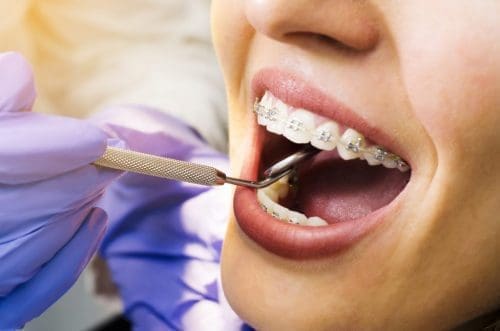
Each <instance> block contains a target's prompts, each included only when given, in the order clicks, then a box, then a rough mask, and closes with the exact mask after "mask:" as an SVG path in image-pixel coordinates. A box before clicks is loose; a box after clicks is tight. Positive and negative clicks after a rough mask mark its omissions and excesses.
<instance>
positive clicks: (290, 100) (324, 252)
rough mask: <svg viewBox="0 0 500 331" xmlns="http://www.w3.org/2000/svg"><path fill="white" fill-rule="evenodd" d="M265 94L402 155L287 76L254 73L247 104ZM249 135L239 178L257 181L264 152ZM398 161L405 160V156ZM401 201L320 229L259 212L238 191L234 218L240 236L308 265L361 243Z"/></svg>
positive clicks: (251, 198)
mask: <svg viewBox="0 0 500 331" xmlns="http://www.w3.org/2000/svg"><path fill="white" fill-rule="evenodd" d="M266 90H269V91H270V92H271V93H272V94H273V95H275V96H276V97H277V98H279V99H281V100H283V101H284V102H286V103H287V104H289V105H291V106H294V107H301V108H305V109H308V110H310V111H313V112H315V113H318V114H320V115H322V116H324V117H328V118H332V119H334V120H335V121H337V122H339V123H341V124H343V125H346V126H349V127H352V128H354V129H356V130H358V131H359V132H361V133H363V134H364V135H365V136H366V137H369V138H370V139H371V140H373V141H375V142H377V143H379V144H382V145H383V146H386V147H387V148H389V149H391V150H392V151H394V152H396V153H398V154H399V153H403V151H399V149H398V146H396V145H394V144H393V142H392V141H391V139H390V138H389V137H387V136H386V135H385V134H384V133H383V132H381V131H380V130H377V129H376V128H374V127H372V126H370V125H368V124H367V123H366V121H364V120H363V119H362V118H361V117H359V116H358V115H357V114H355V113H354V112H352V111H351V110H349V109H348V108H347V107H345V106H343V105H341V104H340V103H339V102H337V101H335V100H333V99H332V98H331V97H328V96H326V95H325V94H323V93H322V92H321V91H319V90H318V89H316V88H314V87H311V86H310V85H308V84H307V83H306V82H305V81H304V80H301V79H300V78H298V77H296V76H294V75H292V74H289V73H285V72H283V71H280V70H276V69H264V70H262V71H260V72H258V73H257V74H256V75H255V77H254V79H253V81H252V99H251V100H253V99H255V98H256V97H260V96H262V95H263V93H264V92H265V91H266ZM249 104H252V103H251V102H250V103H249ZM253 131H254V132H256V136H255V137H254V138H255V141H254V146H253V150H251V151H249V152H250V153H249V160H247V162H246V164H247V166H246V167H244V169H242V173H241V176H242V177H243V178H251V179H256V178H257V176H258V171H259V164H260V155H261V151H262V148H263V146H262V145H263V143H262V137H261V136H260V134H257V132H259V130H257V123H256V122H254V127H253ZM399 155H402V156H403V157H404V154H399ZM401 196H402V194H401V193H400V194H399V195H398V197H396V199H395V200H393V201H392V202H391V203H389V204H388V205H386V206H384V207H383V208H381V209H378V210H377V211H375V212H373V213H371V214H369V215H366V216H365V217H362V218H359V219H356V220H352V221H346V222H339V223H335V224H331V225H328V226H323V227H305V226H298V225H292V224H288V223H284V222H282V221H279V220H277V219H275V218H274V217H272V216H270V215H269V214H267V213H266V212H264V211H263V210H262V208H261V207H260V205H259V203H258V201H257V194H256V191H255V190H253V189H249V188H244V187H238V188H237V189H236V192H235V196H234V214H235V216H236V220H237V222H238V224H239V226H240V228H241V229H242V230H243V232H244V233H245V234H246V235H247V236H248V237H250V238H251V239H252V240H253V241H255V242H256V243H257V244H259V245H260V246H262V247H263V248H265V249H266V250H268V251H270V252H271V253H274V254H277V255H279V256H282V257H285V258H291V259H312V258H320V257H324V256H330V255H333V254H335V253H338V252H341V251H343V250H345V249H347V248H348V247H350V246H351V245H352V244H354V243H356V242H358V241H359V240H361V239H362V238H363V237H364V236H365V235H366V234H368V233H369V232H371V231H373V230H374V229H375V228H376V227H377V225H378V224H380V223H381V222H383V220H385V219H387V218H388V217H390V216H391V215H393V214H395V213H396V210H397V209H398V206H399V204H400V200H401Z"/></svg>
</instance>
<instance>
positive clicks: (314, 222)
mask: <svg viewBox="0 0 500 331" xmlns="http://www.w3.org/2000/svg"><path fill="white" fill-rule="evenodd" d="M306 225H308V226H324V225H328V223H327V222H326V221H325V220H324V219H322V218H321V217H318V216H313V217H309V218H308V219H307V222H306Z"/></svg>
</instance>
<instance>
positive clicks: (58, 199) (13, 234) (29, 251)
mask: <svg viewBox="0 0 500 331" xmlns="http://www.w3.org/2000/svg"><path fill="white" fill-rule="evenodd" d="M34 99H35V90H34V86H33V80H32V75H31V71H30V68H29V66H28V65H27V64H26V62H25V61H24V60H23V59H22V58H21V57H20V56H19V55H17V54H14V53H5V54H0V136H1V139H0V329H1V330H5V329H10V328H19V327H22V326H23V325H24V323H26V322H27V321H29V320H31V319H33V318H35V317H36V316H38V315H40V314H41V313H42V312H43V311H44V310H45V309H46V308H48V307H49V306H50V305H51V304H52V303H54V302H55V301H56V300H57V299H58V298H59V297H60V296H62V295H63V294H64V293H65V292H66V291H67V290H68V289H69V288H70V287H71V285H73V283H74V282H75V281H76V279H77V277H78V275H79V274H80V272H81V271H82V269H83V268H84V266H85V265H86V264H87V262H88V260H89V258H90V257H91V255H92V254H93V253H94V252H95V250H96V249H97V246H98V244H99V242H100V239H101V237H102V236H103V234H104V230H105V228H106V214H105V213H104V212H103V211H102V210H101V209H99V208H95V205H96V203H97V201H98V200H99V198H100V197H101V195H102V193H103V190H104V188H105V187H106V186H107V185H108V184H109V183H110V182H111V181H112V180H113V179H115V178H116V177H117V176H118V175H119V173H118V172H115V171H103V170H99V169H97V168H96V167H94V166H91V165H89V163H91V162H93V161H94V160H96V159H98V158H99V156H100V155H102V154H103V152H104V149H105V147H106V144H107V141H108V137H107V135H106V134H105V133H104V132H103V131H102V130H100V129H98V128H97V127H95V126H93V125H91V124H90V123H87V122H84V121H79V120H74V119H69V118H62V117H55V116H48V115H42V114H36V113H32V112H29V110H30V108H31V106H32V104H33V102H34Z"/></svg>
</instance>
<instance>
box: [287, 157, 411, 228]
mask: <svg viewBox="0 0 500 331" xmlns="http://www.w3.org/2000/svg"><path fill="white" fill-rule="evenodd" d="M298 177H299V178H298V185H297V187H298V191H297V193H296V196H295V201H296V202H295V203H296V204H297V205H296V206H295V207H294V208H292V209H295V210H298V211H301V212H302V213H304V214H305V215H307V216H309V217H311V216H319V217H321V218H323V219H324V220H325V221H327V222H328V223H335V222H339V221H349V220H354V219H358V218H360V217H363V216H365V215H368V214H370V213H371V212H373V211H375V210H377V209H379V208H381V207H383V206H385V205H387V204H388V203H389V202H391V201H392V200H394V198H395V197H396V196H397V195H398V194H399V193H400V192H401V191H402V190H403V188H404V187H405V185H406V184H407V183H408V180H409V177H410V172H406V173H402V172H400V171H399V170H396V169H387V168H384V167H382V166H374V167H372V166H369V165H368V164H367V163H366V161H362V160H352V161H345V160H342V159H340V158H339V156H338V154H337V153H336V152H328V153H326V152H323V153H321V154H319V155H318V156H317V157H315V158H314V160H313V161H311V162H309V163H308V164H307V165H304V166H303V167H302V168H301V169H300V172H299V176H298Z"/></svg>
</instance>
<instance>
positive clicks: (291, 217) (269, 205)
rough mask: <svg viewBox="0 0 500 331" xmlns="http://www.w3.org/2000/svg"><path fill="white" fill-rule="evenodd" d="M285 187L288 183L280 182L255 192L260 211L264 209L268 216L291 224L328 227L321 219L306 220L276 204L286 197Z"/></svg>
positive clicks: (304, 217) (302, 215)
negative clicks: (260, 207)
mask: <svg viewBox="0 0 500 331" xmlns="http://www.w3.org/2000/svg"><path fill="white" fill-rule="evenodd" d="M285 186H288V183H286V182H285V181H283V180H280V181H277V182H276V183H274V184H272V185H270V186H268V187H266V188H263V189H260V190H257V200H258V201H259V203H260V205H261V206H262V209H264V210H265V211H266V212H267V213H268V214H270V215H272V216H273V217H275V218H276V219H279V220H281V221H283V222H287V223H291V224H296V225H304V226H323V225H328V224H327V223H326V222H325V221H324V220H323V219H321V218H319V217H315V216H313V217H310V218H307V216H306V215H304V214H302V213H299V212H297V211H293V210H290V209H288V208H286V207H283V206H281V205H280V204H278V200H279V198H280V197H282V198H283V197H285V196H286V194H288V188H286V189H284V187H285ZM283 194H284V195H283ZM282 195H283V196H282Z"/></svg>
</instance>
